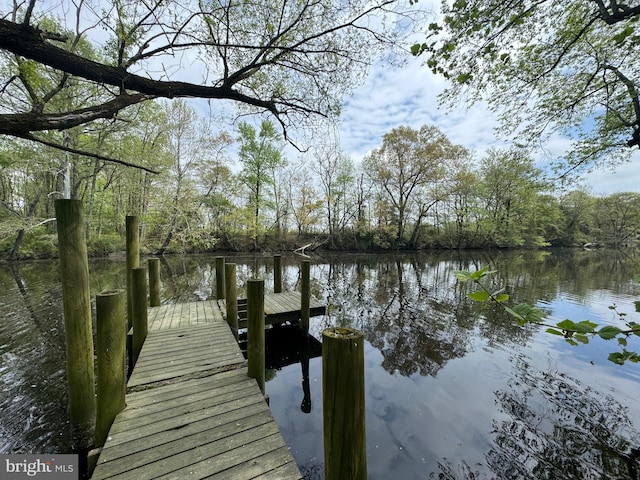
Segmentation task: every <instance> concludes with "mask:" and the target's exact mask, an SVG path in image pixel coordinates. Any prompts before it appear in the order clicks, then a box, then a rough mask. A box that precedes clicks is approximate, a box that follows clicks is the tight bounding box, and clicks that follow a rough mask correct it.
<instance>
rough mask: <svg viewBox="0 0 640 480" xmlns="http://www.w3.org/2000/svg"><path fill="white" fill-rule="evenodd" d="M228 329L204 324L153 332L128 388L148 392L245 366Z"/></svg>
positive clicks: (223, 326) (145, 345)
mask: <svg viewBox="0 0 640 480" xmlns="http://www.w3.org/2000/svg"><path fill="white" fill-rule="evenodd" d="M245 363H246V361H245V359H244V357H243V356H242V353H241V352H240V350H239V348H238V347H237V345H236V344H235V339H234V338H233V335H232V333H231V331H230V330H229V328H228V327H227V326H226V325H218V326H216V325H215V324H204V325H194V326H191V327H183V328H175V329H168V330H160V331H154V332H149V334H148V336H147V339H146V341H145V342H144V345H143V346H142V350H141V352H140V358H139V359H138V362H137V363H136V367H135V368H134V370H133V374H132V375H131V378H130V379H129V382H128V384H127V389H128V390H139V389H141V388H148V386H149V384H153V383H156V382H167V381H170V380H173V379H179V378H180V377H184V376H190V377H194V376H204V375H209V374H212V373H215V372H216V371H221V370H224V369H229V368H237V367H238V366H242V365H245Z"/></svg>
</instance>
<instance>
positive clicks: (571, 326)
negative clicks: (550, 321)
mask: <svg viewBox="0 0 640 480" xmlns="http://www.w3.org/2000/svg"><path fill="white" fill-rule="evenodd" d="M556 326H557V327H558V328H561V329H562V330H571V331H575V329H576V324H575V323H573V322H572V321H571V320H569V319H568V318H567V319H566V320H563V321H561V322H559V323H556Z"/></svg>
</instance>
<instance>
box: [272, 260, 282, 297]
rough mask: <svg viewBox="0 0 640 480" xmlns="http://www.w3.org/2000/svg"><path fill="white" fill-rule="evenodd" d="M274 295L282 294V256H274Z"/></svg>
mask: <svg viewBox="0 0 640 480" xmlns="http://www.w3.org/2000/svg"><path fill="white" fill-rule="evenodd" d="M273 293H282V255H274V256H273Z"/></svg>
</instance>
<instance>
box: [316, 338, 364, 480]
mask: <svg viewBox="0 0 640 480" xmlns="http://www.w3.org/2000/svg"><path fill="white" fill-rule="evenodd" d="M322 410H323V425H324V471H325V476H324V478H325V480H342V479H345V478H348V479H350V480H365V479H366V478H367V447H366V435H365V403H364V337H363V334H362V332H361V331H359V330H354V329H351V328H338V327H334V328H328V329H326V330H324V331H323V332H322Z"/></svg>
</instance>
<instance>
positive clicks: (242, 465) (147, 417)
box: [92, 292, 324, 480]
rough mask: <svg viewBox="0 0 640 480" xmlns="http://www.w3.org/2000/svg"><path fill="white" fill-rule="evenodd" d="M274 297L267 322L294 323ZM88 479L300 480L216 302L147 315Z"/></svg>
mask: <svg viewBox="0 0 640 480" xmlns="http://www.w3.org/2000/svg"><path fill="white" fill-rule="evenodd" d="M293 293H294V294H295V293H296V292H293ZM272 295H273V294H272ZM275 295H284V296H281V297H279V298H278V297H276V299H275V300H273V301H272V302H271V303H269V301H268V300H267V299H268V298H269V297H270V296H269V295H265V317H267V313H266V312H267V305H268V304H269V305H275V306H273V307H270V310H269V311H270V315H271V319H272V320H273V319H277V320H279V321H280V320H282V319H284V318H287V319H291V318H293V316H295V313H292V311H291V310H290V307H291V305H293V304H292V303H291V302H293V301H294V300H295V295H293V296H292V295H290V294H275ZM287 295H288V297H287ZM297 296H298V303H297V305H298V307H297V310H298V312H297V315H299V305H300V303H299V298H300V294H299V293H298V294H297ZM285 298H288V299H289V300H288V301H289V303H286V302H285V301H284V299H285ZM292 299H293V300H292ZM278 305H279V306H278ZM286 305H288V306H286ZM312 305H315V308H316V309H315V310H314V311H315V312H318V311H319V306H318V303H317V302H315V303H313V301H312ZM322 312H324V307H322ZM315 314H316V315H317V314H318V313H315ZM312 315H314V313H313V312H312ZM267 318H268V317H267ZM282 321H284V320H282ZM272 323H275V322H272ZM92 478H93V479H94V480H102V479H132V478H135V479H136V480H138V479H183V478H192V479H200V478H221V479H230V478H233V479H247V480H248V479H253V478H261V479H285V480H287V479H291V480H298V479H302V475H301V474H300V471H299V470H298V467H297V466H296V464H295V462H294V460H293V457H292V456H291V453H290V452H289V448H288V447H287V445H286V443H285V442H284V439H283V438H282V435H281V434H280V431H279V430H278V427H277V425H276V423H275V421H274V419H273V416H272V415H271V412H270V410H269V407H268V405H267V403H266V402H265V399H264V396H263V394H262V392H261V391H260V388H259V387H258V384H257V382H256V381H255V380H254V379H252V378H249V377H248V376H247V368H246V360H245V359H244V356H243V355H242V353H241V351H240V348H239V346H238V343H237V342H236V340H235V338H234V337H233V334H232V333H231V330H230V329H229V327H228V325H227V323H226V321H225V319H224V317H223V310H222V308H221V306H220V305H219V301H216V300H210V301H203V302H191V303H184V304H172V305H163V306H161V307H154V308H150V309H149V333H148V335H147V338H146V340H145V342H144V345H143V347H142V350H141V352H140V356H139V358H138V362H137V363H136V366H135V368H134V370H133V374H132V375H131V377H130V379H129V382H128V383H127V397H126V408H125V409H124V410H123V411H122V412H120V413H119V414H118V416H117V417H116V419H115V421H114V423H113V425H112V427H111V430H110V431H109V435H108V437H107V441H106V443H105V445H104V447H103V449H102V452H101V454H100V456H99V458H98V463H97V466H96V469H95V471H94V473H93V476H92Z"/></svg>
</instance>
